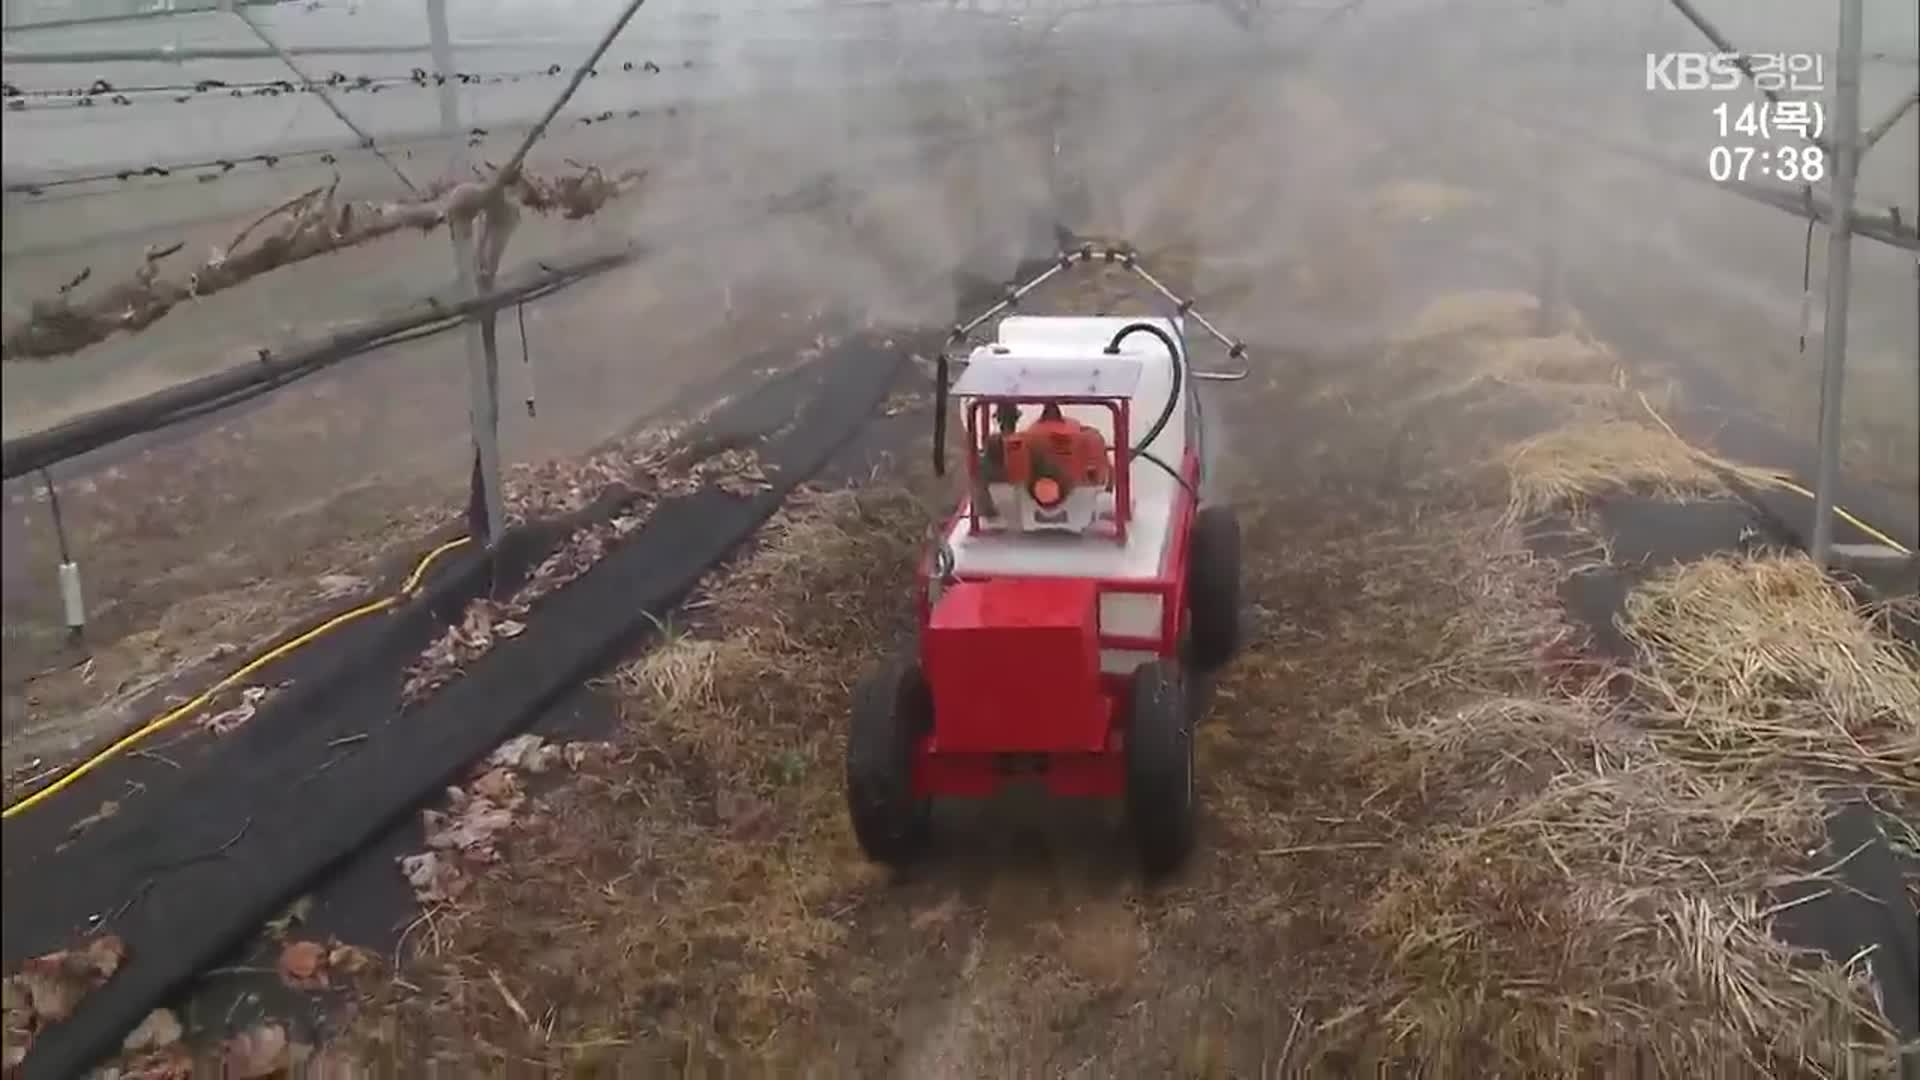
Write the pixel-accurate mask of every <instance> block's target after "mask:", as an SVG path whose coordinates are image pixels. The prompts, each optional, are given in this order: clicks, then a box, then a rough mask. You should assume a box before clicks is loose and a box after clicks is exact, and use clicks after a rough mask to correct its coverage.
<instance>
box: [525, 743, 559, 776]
mask: <svg viewBox="0 0 1920 1080" xmlns="http://www.w3.org/2000/svg"><path fill="white" fill-rule="evenodd" d="M564 757H565V754H564V753H563V751H562V750H561V748H560V747H558V746H552V745H548V746H543V747H541V748H540V749H539V750H537V751H535V752H534V754H533V757H531V758H529V759H528V760H527V771H528V772H530V773H534V774H536V775H538V774H540V773H543V772H546V771H547V770H548V769H551V768H553V767H554V766H555V765H557V764H559V763H560V762H561V760H562V759H563V758H564Z"/></svg>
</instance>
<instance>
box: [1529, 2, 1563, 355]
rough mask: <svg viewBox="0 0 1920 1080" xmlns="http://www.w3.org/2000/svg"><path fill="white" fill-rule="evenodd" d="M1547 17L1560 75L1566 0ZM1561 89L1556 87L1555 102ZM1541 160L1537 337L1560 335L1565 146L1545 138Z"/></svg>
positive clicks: (1550, 7)
mask: <svg viewBox="0 0 1920 1080" xmlns="http://www.w3.org/2000/svg"><path fill="white" fill-rule="evenodd" d="M1545 11H1546V14H1547V17H1548V18H1551V19H1553V20H1554V28H1553V34H1554V56H1555V67H1556V70H1558V71H1559V72H1563V73H1564V72H1566V71H1568V70H1569V69H1570V68H1571V66H1572V65H1571V63H1570V52H1571V50H1570V49H1569V47H1568V30H1567V19H1568V18H1569V16H1570V14H1571V11H1570V8H1569V6H1568V4H1567V3H1566V0H1552V2H1550V3H1549V4H1548V5H1547V7H1546V9H1545ZM1559 92H1560V88H1559V87H1558V86H1556V87H1555V89H1554V93H1555V95H1556V101H1557V97H1558V94H1559ZM1542 157H1543V158H1544V161H1543V163H1542V168H1541V170H1540V178H1541V187H1542V190H1541V193H1540V209H1541V211H1542V215H1541V221H1540V226H1539V227H1540V241H1541V244H1540V306H1539V309H1538V312H1537V315H1536V318H1535V324H1534V332H1535V333H1536V334H1537V335H1539V336H1540V337H1551V336H1552V335H1554V334H1557V333H1559V332H1560V322H1561V307H1562V306H1563V302H1564V293H1565V284H1566V265H1565V257H1566V253H1565V251H1564V250H1563V249H1562V244H1563V243H1564V242H1565V239H1566V236H1565V233H1566V230H1565V227H1564V225H1563V224H1562V222H1563V219H1564V218H1565V217H1566V208H1565V206H1564V205H1563V203H1564V197H1563V186H1564V185H1565V183H1566V146H1565V144H1564V143H1563V142H1562V141H1561V140H1558V139H1548V140H1547V141H1546V146H1545V147H1544V153H1543V154H1542Z"/></svg>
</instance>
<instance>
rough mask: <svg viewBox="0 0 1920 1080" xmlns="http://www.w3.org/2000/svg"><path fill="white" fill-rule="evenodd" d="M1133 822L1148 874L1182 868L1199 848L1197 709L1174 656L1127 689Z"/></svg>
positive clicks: (1154, 664)
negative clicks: (1196, 830) (1195, 780)
mask: <svg viewBox="0 0 1920 1080" xmlns="http://www.w3.org/2000/svg"><path fill="white" fill-rule="evenodd" d="M1126 753H1127V763H1126V768H1127V798H1126V802H1127V827H1128V829H1129V831H1131V832H1132V834H1133V845H1134V848H1135V850H1136V851H1138V852H1139V855H1140V863H1141V866H1142V867H1143V868H1144V869H1145V870H1146V871H1147V873H1148V874H1153V875H1158V874H1165V873H1169V872H1171V871H1173V870H1175V869H1177V868H1178V867H1179V866H1180V864H1181V863H1182V862H1184V861H1186V858H1187V855H1188V854H1189V853H1191V852H1192V850H1193V834H1194V823H1195V818H1196V812H1195V811H1196V805H1195V804H1196V802H1197V800H1196V797H1195V793H1194V786H1193V714H1192V709H1191V707H1190V703H1189V701H1188V698H1187V687H1186V679H1185V678H1184V677H1183V676H1182V674H1181V671H1180V665H1179V664H1177V663H1175V662H1174V661H1172V660H1168V659H1160V660H1150V661H1148V662H1147V663H1144V664H1141V665H1140V666H1139V667H1137V668H1135V669H1134V671H1133V679H1132V683H1131V685H1130V686H1129V687H1128V694H1127V751H1126Z"/></svg>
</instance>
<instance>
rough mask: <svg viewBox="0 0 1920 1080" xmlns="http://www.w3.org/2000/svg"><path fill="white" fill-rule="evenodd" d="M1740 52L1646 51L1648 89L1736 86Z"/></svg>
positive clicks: (1700, 88)
mask: <svg viewBox="0 0 1920 1080" xmlns="http://www.w3.org/2000/svg"><path fill="white" fill-rule="evenodd" d="M1739 60H1740V54H1739V53H1726V52H1722V53H1696V52H1683V53H1648V54H1647V89H1649V90H1736V89H1739V87H1740V78H1741V75H1740V64H1739Z"/></svg>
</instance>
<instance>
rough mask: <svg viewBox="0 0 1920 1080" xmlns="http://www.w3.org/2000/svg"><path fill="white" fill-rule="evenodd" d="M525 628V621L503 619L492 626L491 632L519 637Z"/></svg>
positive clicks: (501, 635)
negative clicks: (498, 623)
mask: <svg viewBox="0 0 1920 1080" xmlns="http://www.w3.org/2000/svg"><path fill="white" fill-rule="evenodd" d="M526 628H527V624H526V623H523V622H515V621H514V620H512V619H504V620H502V621H501V623H500V625H498V626H496V627H494V628H493V632H494V634H495V635H496V636H498V637H503V638H512V637H519V636H520V635H521V633H522V632H523V631H525V630H526Z"/></svg>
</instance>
